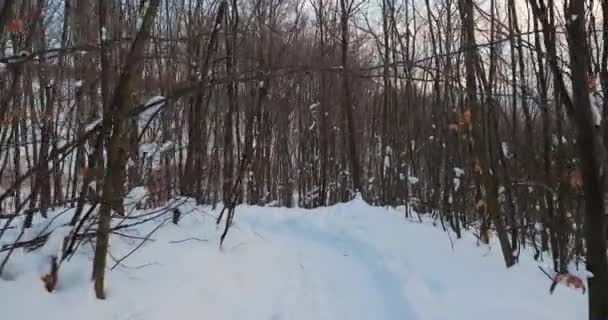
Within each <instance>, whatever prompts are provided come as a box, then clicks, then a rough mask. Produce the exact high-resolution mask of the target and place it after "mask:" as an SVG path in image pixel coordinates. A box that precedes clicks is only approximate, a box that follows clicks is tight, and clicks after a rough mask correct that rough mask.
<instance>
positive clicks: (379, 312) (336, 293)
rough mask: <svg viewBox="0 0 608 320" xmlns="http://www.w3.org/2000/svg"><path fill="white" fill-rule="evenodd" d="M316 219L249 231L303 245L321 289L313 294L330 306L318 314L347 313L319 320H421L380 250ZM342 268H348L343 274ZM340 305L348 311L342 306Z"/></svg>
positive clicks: (297, 219) (306, 264)
mask: <svg viewBox="0 0 608 320" xmlns="http://www.w3.org/2000/svg"><path fill="white" fill-rule="evenodd" d="M317 218H318V217H317V216H304V215H299V216H297V217H293V218H287V219H280V220H281V221H280V222H279V223H276V224H274V225H272V226H269V225H266V224H264V223H262V224H260V223H258V222H257V221H250V227H251V228H253V229H255V230H257V231H260V229H263V230H265V231H266V233H267V234H266V235H265V237H269V238H273V240H274V241H281V242H285V241H296V242H300V243H301V246H298V247H300V248H301V249H300V250H302V251H303V252H304V253H305V255H304V256H305V257H308V258H309V259H305V260H304V261H303V264H304V270H305V273H306V274H308V277H309V281H307V282H308V284H313V283H314V284H315V285H314V286H315V287H316V288H314V291H315V292H314V293H312V294H313V295H321V297H323V296H325V297H324V298H319V300H320V301H322V302H323V303H322V304H326V305H325V306H323V305H320V306H319V307H320V310H317V311H318V312H327V311H329V310H333V311H334V312H338V311H340V310H341V311H342V313H341V314H331V315H324V316H321V315H319V316H320V317H319V318H320V319H372V318H373V319H378V320H382V319H387V320H388V319H390V320H392V319H417V318H418V317H417V316H416V312H415V308H414V306H413V305H412V304H411V303H410V302H409V299H408V298H407V297H406V296H405V295H404V291H403V285H404V284H403V282H402V279H400V278H399V277H397V276H396V275H395V274H393V272H392V271H391V270H390V268H389V267H388V266H387V264H386V261H385V259H384V258H383V257H382V256H381V255H380V254H379V252H378V251H377V250H375V249H374V248H373V247H372V246H370V245H368V244H366V243H364V242H363V241H361V240H359V239H357V238H355V237H354V236H352V235H349V234H347V233H345V232H340V233H336V232H335V231H336V230H338V231H339V230H340V229H339V228H338V229H332V228H330V227H331V226H329V227H323V226H321V225H319V224H318V223H315V222H318V220H316V221H315V220H314V219H317ZM315 258H324V259H325V260H328V261H319V260H320V259H315ZM319 262H322V265H319ZM341 267H343V268H346V269H347V270H340V268H341ZM332 269H333V270H332ZM332 271H333V272H332ZM349 272H350V274H349ZM349 276H352V277H350V278H349ZM336 304H338V308H336ZM341 305H343V306H344V308H339V307H340V306H341ZM345 308H350V310H344V309H345Z"/></svg>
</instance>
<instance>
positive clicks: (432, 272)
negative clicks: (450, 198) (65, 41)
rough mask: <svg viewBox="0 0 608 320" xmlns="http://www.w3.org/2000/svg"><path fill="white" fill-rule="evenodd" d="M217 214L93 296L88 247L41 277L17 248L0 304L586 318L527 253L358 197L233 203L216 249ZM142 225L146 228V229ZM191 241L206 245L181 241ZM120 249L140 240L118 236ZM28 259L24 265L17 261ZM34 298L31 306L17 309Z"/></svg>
mask: <svg viewBox="0 0 608 320" xmlns="http://www.w3.org/2000/svg"><path fill="white" fill-rule="evenodd" d="M214 214H215V212H203V211H193V212H192V213H190V214H188V215H187V216H186V217H185V218H184V219H183V221H182V222H181V223H180V225H179V226H174V225H170V224H168V225H166V226H165V227H163V228H162V229H161V230H160V231H159V233H157V234H155V235H154V237H153V238H154V240H155V241H154V242H151V243H149V244H148V245H146V246H144V248H143V249H142V250H140V251H138V252H137V253H136V254H135V255H133V256H132V257H131V258H129V260H127V261H126V262H125V264H124V265H122V266H120V267H118V268H116V269H115V270H114V271H113V272H111V273H109V275H108V278H109V279H108V292H107V293H108V299H107V300H106V301H103V302H100V301H97V300H95V299H94V298H93V295H92V288H91V285H90V283H89V281H88V277H89V270H90V261H89V257H88V256H87V254H86V253H85V254H83V255H81V256H79V257H77V258H76V259H75V260H74V261H72V262H70V263H69V264H67V265H65V266H63V267H62V269H61V274H60V280H59V281H60V284H59V287H58V291H57V292H56V293H54V294H52V295H49V294H48V293H46V292H44V291H43V289H42V285H41V283H40V281H39V279H38V276H39V274H40V273H41V272H42V270H44V268H45V263H43V261H44V257H37V258H32V257H31V256H17V257H16V259H14V265H13V266H12V270H13V273H14V274H15V275H16V279H15V280H14V281H8V282H3V281H0V310H2V312H3V313H2V314H8V315H15V317H13V318H18V319H40V318H45V319H49V318H50V319H62V320H71V319H74V320H76V319H85V318H86V319H93V320H96V319H108V320H166V319H176V320H182V319H183V320H189V319H193V320H194V319H196V320H198V319H215V320H223V319H226V320H237V319H238V320H245V319H246V320H257V319H259V320H300V319H301V320H313V319H314V320H324V319H327V320H342V319H349V320H350V319H353V320H356V319H361V320H363V319H374V320H376V319H377V320H393V319H395V320H400V319H404V320H408V319H409V320H448V319H456V320H460V319H467V320H475V319H484V320H485V319H487V318H491V319H492V320H502V319H505V320H506V319H509V320H511V319H518V320H526V319H530V320H542V319H551V320H559V319H583V318H584V317H585V316H586V310H585V297H584V296H582V295H581V294H580V293H577V292H575V291H572V290H569V289H566V288H563V287H560V288H558V290H556V293H555V294H554V295H552V296H550V295H548V286H549V283H548V281H547V280H546V278H544V276H543V275H542V274H541V273H540V272H539V271H538V269H537V267H536V265H535V263H534V261H531V260H530V259H528V258H527V256H524V255H522V263H521V264H520V265H518V266H516V267H514V268H512V269H510V270H505V269H504V267H503V266H502V261H501V258H500V255H499V252H497V251H496V249H492V250H491V251H490V252H488V249H487V248H486V249H482V248H479V247H476V246H475V241H474V238H473V237H472V236H465V237H464V238H463V239H461V240H458V241H455V243H454V249H452V246H451V245H450V240H449V238H448V236H447V234H446V233H444V232H442V231H440V230H438V229H437V228H436V227H433V226H432V225H430V224H418V223H414V222H410V221H406V220H405V219H404V218H403V217H402V215H401V213H399V212H397V211H395V210H392V209H391V210H387V209H382V208H374V207H370V206H368V205H366V204H365V203H363V202H362V201H354V202H351V203H347V204H341V205H337V206H334V207H331V208H324V209H318V210H302V209H289V210H287V209H280V208H259V207H239V208H238V209H237V215H236V220H235V221H236V223H235V225H234V227H233V229H232V230H231V232H230V234H229V236H228V238H227V241H226V243H225V244H224V247H223V249H222V250H221V251H220V250H219V249H218V237H219V230H217V228H216V227H215V224H214V221H213V220H214V218H213V215H214ZM152 227H153V226H146V227H143V228H141V229H139V230H136V231H137V235H140V236H143V235H145V234H146V233H147V232H148V231H149V228H152ZM190 237H195V238H199V239H206V240H208V241H206V242H200V241H185V242H180V243H173V242H175V241H179V240H182V239H186V238H190ZM112 244H113V245H112V248H111V250H112V254H113V255H114V256H121V255H122V254H124V253H126V252H128V251H129V250H130V249H131V248H132V247H133V246H134V245H136V244H137V240H133V239H124V238H118V237H115V238H113V239H112ZM25 265H28V266H31V265H33V266H34V267H29V268H23V269H22V270H19V268H20V266H25ZM25 297H27V298H26V299H27V301H28V302H27V304H28V305H30V306H35V308H28V307H25V308H24V305H23V301H24V299H25Z"/></svg>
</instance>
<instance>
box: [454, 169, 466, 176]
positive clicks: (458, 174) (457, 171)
mask: <svg viewBox="0 0 608 320" xmlns="http://www.w3.org/2000/svg"><path fill="white" fill-rule="evenodd" d="M454 175H455V176H456V177H461V176H463V175H464V170H462V169H461V168H458V167H454Z"/></svg>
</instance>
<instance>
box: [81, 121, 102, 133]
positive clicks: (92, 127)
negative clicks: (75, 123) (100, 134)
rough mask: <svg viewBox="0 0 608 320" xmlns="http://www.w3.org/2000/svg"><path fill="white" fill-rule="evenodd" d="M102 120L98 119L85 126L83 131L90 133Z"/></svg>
mask: <svg viewBox="0 0 608 320" xmlns="http://www.w3.org/2000/svg"><path fill="white" fill-rule="evenodd" d="M102 120H103V119H102V118H99V119H96V120H94V121H92V122H91V123H89V124H87V126H86V127H85V128H84V131H91V130H93V129H95V127H97V125H99V124H100V123H101V121H102Z"/></svg>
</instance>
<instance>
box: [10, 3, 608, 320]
mask: <svg viewBox="0 0 608 320" xmlns="http://www.w3.org/2000/svg"><path fill="white" fill-rule="evenodd" d="M606 18H608V1H606V0H602V1H594V0H590V1H577V0H569V1H565V2H563V1H554V0H483V1H477V0H424V1H422V0H421V1H413V0H336V1H329V0H197V1H195V0H172V1H169V0H164V1H161V0H141V1H140V0H137V1H136V0H112V1H109V0H18V1H15V0H0V223H1V224H0V239H1V238H2V236H3V234H4V233H5V231H6V230H7V228H11V227H14V226H13V225H12V224H11V221H13V220H14V219H16V218H17V217H20V216H26V217H27V218H26V219H25V220H24V221H25V222H24V223H23V225H22V226H19V228H23V230H26V229H27V228H28V227H29V225H31V223H32V221H33V220H39V219H47V211H48V210H51V209H52V208H58V207H72V208H76V210H75V214H74V216H73V217H71V223H70V225H71V226H73V231H72V232H71V233H70V235H69V237H67V238H66V240H65V245H64V252H63V254H62V256H61V257H57V258H56V260H53V261H52V264H53V266H55V267H54V268H53V270H55V269H57V268H58V267H59V266H60V264H61V262H62V261H63V260H64V259H65V258H66V257H68V256H69V255H70V254H73V252H74V251H75V250H77V249H78V248H79V243H80V242H82V241H84V240H85V239H88V241H93V242H94V243H95V248H96V250H95V260H94V263H93V279H94V281H95V289H96V293H97V296H98V297H99V298H103V297H104V288H103V282H104V273H105V269H106V264H107V262H106V259H107V258H106V256H107V248H108V241H109V234H111V233H113V232H115V231H116V230H115V227H113V226H114V225H115V224H113V223H112V220H113V219H125V217H129V215H132V214H133V212H132V211H133V210H129V209H130V208H125V205H124V202H123V199H124V198H125V196H127V195H128V194H129V192H130V191H131V190H134V189H137V187H144V188H145V189H146V190H147V191H148V192H149V197H148V198H147V199H146V201H145V203H142V204H141V206H146V207H149V208H152V207H161V208H162V206H163V205H166V204H167V203H169V202H170V201H174V199H177V198H178V197H189V198H194V199H196V201H197V202H198V203H200V204H209V205H213V206H216V205H217V206H221V207H223V208H224V210H222V212H223V213H225V214H224V215H223V216H224V217H222V216H220V218H219V219H218V221H217V222H218V224H220V223H221V224H222V226H225V228H226V232H227V231H228V229H229V227H230V225H231V221H232V219H233V218H234V219H238V207H236V206H237V205H239V204H242V203H246V204H252V205H261V206H286V207H292V206H298V207H306V208H313V207H319V206H327V205H332V204H335V203H338V202H345V201H349V200H351V199H352V198H354V197H355V196H358V195H360V196H361V197H362V198H363V199H364V200H365V201H367V202H368V203H370V204H373V205H378V206H404V208H405V211H404V215H405V217H408V218H413V219H418V218H419V216H418V214H417V213H420V214H428V215H431V216H432V217H433V218H435V219H436V221H437V225H438V226H439V227H442V228H443V229H444V230H445V231H446V232H449V233H452V234H454V235H455V237H457V238H459V237H460V236H461V232H462V231H463V229H468V230H472V231H473V232H474V233H475V234H476V235H477V236H478V239H479V243H480V244H483V243H488V241H489V239H490V238H493V237H496V238H498V240H499V243H500V247H501V248H500V249H501V250H502V252H503V256H504V262H505V265H506V267H510V266H512V265H513V264H516V263H517V262H518V257H519V253H520V249H521V248H523V247H532V248H534V252H536V255H535V258H536V259H539V260H549V261H552V263H553V268H554V271H555V272H558V273H566V272H567V266H568V264H570V263H576V264H577V265H579V266H580V267H581V268H585V267H586V268H587V269H588V270H589V271H591V272H592V273H593V274H594V277H593V278H590V279H589V292H588V294H589V301H590V312H589V317H590V319H608V261H607V254H606V252H607V251H606V250H607V249H606V239H607V231H606V221H605V220H606V216H605V212H606V210H605V204H604V197H605V185H606V181H605V178H604V177H605V171H604V170H605V163H606V151H605V150H606V147H607V146H608V122H607V121H602V118H604V119H605V118H607V117H608V99H605V96H606V94H608V19H606ZM165 211H167V212H165ZM165 211H159V212H161V214H173V215H174V217H175V218H176V219H179V217H178V215H179V212H178V211H176V210H173V211H168V210H165ZM22 233H23V232H22ZM44 241H45V239H44V235H41V237H39V238H37V239H35V240H28V241H19V240H18V241H16V242H14V243H13V244H12V245H9V246H4V247H3V248H1V250H0V251H1V252H2V253H3V255H0V257H1V258H2V261H1V264H0V274H1V273H2V268H3V267H4V265H5V264H6V262H7V260H8V259H10V256H11V252H13V250H15V249H16V248H23V247H27V248H34V249H35V248H36V247H37V246H40V243H41V242H44ZM47 289H48V288H47ZM50 290H52V286H51V289H50Z"/></svg>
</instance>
